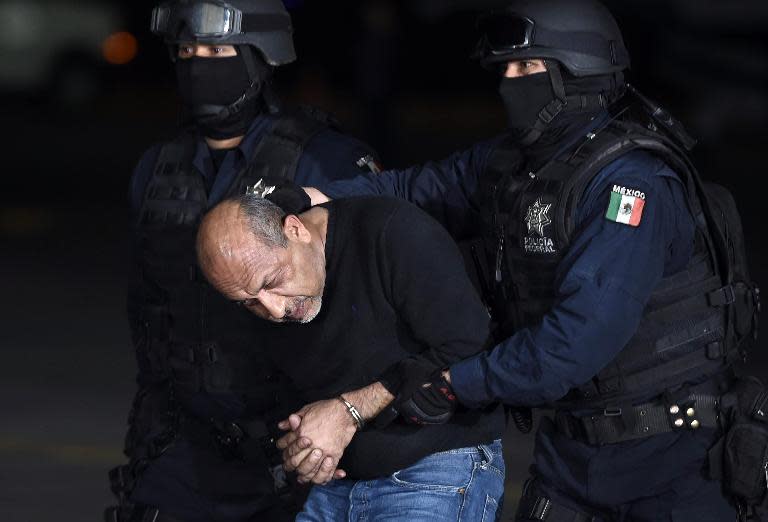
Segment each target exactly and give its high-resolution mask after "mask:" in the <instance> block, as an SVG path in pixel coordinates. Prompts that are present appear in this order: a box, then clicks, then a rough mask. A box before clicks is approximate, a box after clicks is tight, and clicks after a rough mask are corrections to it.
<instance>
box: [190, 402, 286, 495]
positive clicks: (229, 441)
mask: <svg viewBox="0 0 768 522" xmlns="http://www.w3.org/2000/svg"><path fill="white" fill-rule="evenodd" d="M179 434H180V436H181V437H182V438H183V439H185V440H188V441H190V442H191V443H193V444H202V445H210V446H212V447H214V448H216V451H217V452H218V453H219V455H220V456H221V458H222V459H224V460H240V461H243V462H245V463H248V464H253V465H254V466H265V467H267V468H268V469H269V472H270V474H271V475H272V479H273V480H274V481H275V493H277V494H278V495H282V494H284V493H288V491H289V490H290V484H289V483H288V479H287V476H286V474H285V471H284V470H283V459H282V455H281V454H280V451H279V450H278V449H277V446H276V445H275V442H276V441H275V438H274V437H273V436H272V435H270V434H269V432H268V429H267V425H266V424H265V423H264V421H262V420H236V421H220V420H216V419H208V420H205V419H201V418H199V417H196V416H193V415H188V414H185V415H182V418H181V422H180V423H179Z"/></svg>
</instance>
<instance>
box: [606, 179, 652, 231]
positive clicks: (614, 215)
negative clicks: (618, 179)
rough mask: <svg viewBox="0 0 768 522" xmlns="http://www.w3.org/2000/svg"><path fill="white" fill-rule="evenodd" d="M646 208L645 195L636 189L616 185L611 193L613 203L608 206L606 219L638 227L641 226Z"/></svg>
mask: <svg viewBox="0 0 768 522" xmlns="http://www.w3.org/2000/svg"><path fill="white" fill-rule="evenodd" d="M644 206H645V193H643V192H641V191H639V190H636V189H630V188H627V187H621V186H619V185H614V186H613V191H611V202H610V203H609V204H608V211H607V212H606V213H605V218H606V219H608V220H609V221H615V222H616V223H623V224H625V225H629V226H632V227H636V226H638V225H639V224H640V219H642V217H643V207H644Z"/></svg>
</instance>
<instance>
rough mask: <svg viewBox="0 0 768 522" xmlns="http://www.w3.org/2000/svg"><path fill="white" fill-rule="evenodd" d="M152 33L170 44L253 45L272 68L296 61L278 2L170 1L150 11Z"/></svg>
mask: <svg viewBox="0 0 768 522" xmlns="http://www.w3.org/2000/svg"><path fill="white" fill-rule="evenodd" d="M152 32H153V33H155V34H158V35H160V36H162V37H164V38H165V41H166V42H167V43H168V44H171V45H178V44H180V43H186V42H195V43H199V44H208V45H242V44H247V45H252V46H253V47H255V48H256V49H258V50H259V51H260V52H261V54H262V56H263V57H264V60H265V61H266V62H267V63H268V64H269V65H273V66H278V65H285V64H288V63H291V62H293V61H294V60H296V50H295V49H294V47H293V25H292V23H291V17H290V15H289V14H288V11H286V9H285V6H284V5H283V3H282V1H281V0H227V1H220V0H171V1H168V2H163V3H162V4H160V5H158V6H157V7H155V9H154V10H153V11H152Z"/></svg>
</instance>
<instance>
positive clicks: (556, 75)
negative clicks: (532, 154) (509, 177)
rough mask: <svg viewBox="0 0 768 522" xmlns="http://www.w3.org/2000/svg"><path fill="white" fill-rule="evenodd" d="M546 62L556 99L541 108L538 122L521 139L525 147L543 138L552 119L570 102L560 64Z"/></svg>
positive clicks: (550, 61) (521, 143)
mask: <svg viewBox="0 0 768 522" xmlns="http://www.w3.org/2000/svg"><path fill="white" fill-rule="evenodd" d="M544 64H545V65H546V66H547V74H549V80H550V82H551V83H552V92H554V93H555V99H553V100H552V101H551V102H549V103H548V104H547V105H546V106H545V107H544V108H543V109H541V112H539V117H538V118H537V119H536V123H534V124H533V128H532V129H531V130H530V131H528V133H527V134H526V135H525V136H523V137H522V138H521V139H520V145H522V146H523V147H528V146H529V145H533V144H534V143H536V142H537V141H538V140H539V138H541V135H542V134H544V131H546V130H547V127H549V124H550V123H552V120H554V119H555V118H556V117H557V115H558V114H560V113H561V112H563V109H564V108H565V107H566V105H567V104H568V99H567V97H566V95H565V84H564V83H563V74H562V72H561V71H560V65H559V64H558V63H557V62H555V61H552V60H545V61H544Z"/></svg>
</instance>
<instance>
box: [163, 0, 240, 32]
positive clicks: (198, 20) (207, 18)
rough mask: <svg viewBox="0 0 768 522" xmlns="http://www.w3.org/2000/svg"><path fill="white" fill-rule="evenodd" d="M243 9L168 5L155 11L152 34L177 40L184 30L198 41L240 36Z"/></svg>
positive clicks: (209, 4) (194, 4)
mask: <svg viewBox="0 0 768 522" xmlns="http://www.w3.org/2000/svg"><path fill="white" fill-rule="evenodd" d="M241 21H242V13H241V12H240V10H238V9H235V8H233V7H229V6H226V5H224V4H219V3H215V2H195V3H192V4H182V3H178V2H175V3H165V4H162V5H160V6H158V7H155V9H154V10H153V11H152V26H151V28H152V32H153V33H155V34H159V35H162V36H165V37H167V38H175V37H176V36H177V35H178V34H179V32H180V31H182V30H184V31H186V32H187V33H188V34H190V35H191V36H194V37H196V38H211V37H224V36H229V35H233V34H238V33H240V30H241V27H240V24H241Z"/></svg>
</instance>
